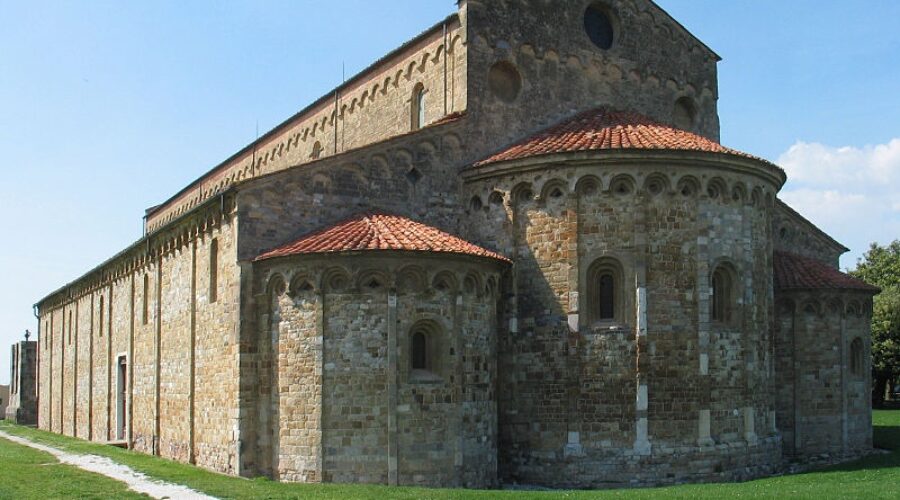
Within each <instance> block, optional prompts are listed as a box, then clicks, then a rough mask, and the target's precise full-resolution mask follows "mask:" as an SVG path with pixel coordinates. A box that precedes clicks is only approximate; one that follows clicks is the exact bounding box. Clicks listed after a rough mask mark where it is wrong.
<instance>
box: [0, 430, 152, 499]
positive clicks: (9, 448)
mask: <svg viewBox="0 0 900 500" xmlns="http://www.w3.org/2000/svg"><path fill="white" fill-rule="evenodd" d="M4 429H6V427H4ZM0 498H22V499H27V498H41V499H48V498H147V497H145V496H143V495H138V494H137V493H134V492H133V491H129V490H128V488H127V487H126V486H125V484H124V483H121V482H119V481H116V480H113V479H109V478H107V477H104V476H101V475H99V474H93V473H91V472H85V471H83V470H81V469H79V468H77V467H74V466H71V465H65V464H61V463H59V462H58V461H57V460H56V458H55V457H54V456H53V455H51V454H49V453H45V452H43V451H38V450H35V449H33V448H29V447H27V446H23V445H20V444H16V443H13V442H11V441H7V440H5V439H0Z"/></svg>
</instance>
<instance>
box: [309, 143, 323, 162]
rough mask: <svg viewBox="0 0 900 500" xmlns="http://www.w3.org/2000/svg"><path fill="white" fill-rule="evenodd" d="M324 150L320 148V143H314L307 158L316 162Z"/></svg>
mask: <svg viewBox="0 0 900 500" xmlns="http://www.w3.org/2000/svg"><path fill="white" fill-rule="evenodd" d="M324 149H325V148H323V147H322V143H321V142H319V141H316V143H315V144H313V147H312V152H311V153H310V154H309V157H310V158H312V159H313V160H318V159H319V158H320V157H321V156H322V151H323V150H324Z"/></svg>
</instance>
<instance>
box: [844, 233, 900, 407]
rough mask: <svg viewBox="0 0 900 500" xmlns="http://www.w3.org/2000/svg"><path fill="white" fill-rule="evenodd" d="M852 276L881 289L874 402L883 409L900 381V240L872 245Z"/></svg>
mask: <svg viewBox="0 0 900 500" xmlns="http://www.w3.org/2000/svg"><path fill="white" fill-rule="evenodd" d="M850 274H852V275H853V276H856V277H857V278H859V279H861V280H863V281H866V282H867V283H871V284H873V285H875V286H877V287H879V288H881V293H880V294H878V295H876V296H875V300H874V304H873V311H872V399H873V403H874V404H876V405H879V404H881V403H882V402H883V400H884V392H885V388H886V387H887V384H888V382H889V381H894V380H896V379H897V378H898V377H900V240H896V241H894V242H893V243H891V244H890V245H887V246H884V247H882V246H879V245H878V244H877V243H872V246H871V247H869V251H868V252H866V253H865V255H863V257H862V259H860V261H859V262H858V263H857V266H856V270H855V271H852V272H851V273H850Z"/></svg>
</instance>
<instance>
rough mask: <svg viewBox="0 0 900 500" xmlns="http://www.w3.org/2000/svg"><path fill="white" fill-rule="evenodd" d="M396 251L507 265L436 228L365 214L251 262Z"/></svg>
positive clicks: (500, 258) (489, 253) (404, 218)
mask: <svg viewBox="0 0 900 500" xmlns="http://www.w3.org/2000/svg"><path fill="white" fill-rule="evenodd" d="M375 250H400V251H408V252H434V253H452V254H462V255H473V256H477V257H487V258H491V259H497V260H502V261H504V262H510V261H509V259H507V258H506V257H504V256H502V255H500V254H498V253H496V252H492V251H490V250H486V249H484V248H481V247H479V246H477V245H474V244H472V243H469V242H467V241H465V240H462V239H460V238H457V237H456V236H453V235H451V234H448V233H445V232H443V231H441V230H439V229H437V228H434V227H431V226H427V225H425V224H422V223H419V222H415V221H413V220H410V219H407V218H406V217H400V216H397V215H386V214H380V213H369V214H362V215H357V216H355V217H353V218H350V219H347V220H345V221H343V222H339V223H337V224H335V225H333V226H330V227H328V228H326V229H322V230H319V231H315V232H313V233H310V234H307V235H306V236H303V237H301V238H300V239H298V240H296V241H294V242H292V243H288V244H286V245H283V246H280V247H278V248H275V249H274V250H270V251H268V252H265V253H263V254H262V255H260V256H259V257H257V258H256V259H255V260H257V261H259V260H265V259H271V258H275V257H285V256H288V255H302V254H323V253H338V252H364V251H375Z"/></svg>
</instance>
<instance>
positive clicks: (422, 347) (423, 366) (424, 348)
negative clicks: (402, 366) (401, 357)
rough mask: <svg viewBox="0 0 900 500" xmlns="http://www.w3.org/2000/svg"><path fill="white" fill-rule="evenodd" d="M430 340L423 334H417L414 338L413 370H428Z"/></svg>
mask: <svg viewBox="0 0 900 500" xmlns="http://www.w3.org/2000/svg"><path fill="white" fill-rule="evenodd" d="M429 368H430V367H429V366H428V339H426V338H425V334H424V333H422V332H415V333H413V336H412V369H413V370H428V369H429Z"/></svg>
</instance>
